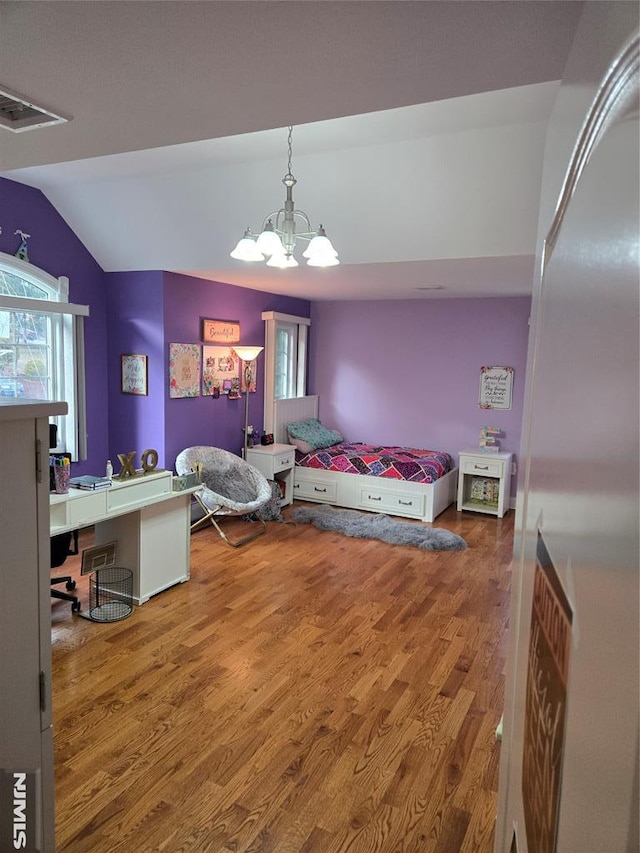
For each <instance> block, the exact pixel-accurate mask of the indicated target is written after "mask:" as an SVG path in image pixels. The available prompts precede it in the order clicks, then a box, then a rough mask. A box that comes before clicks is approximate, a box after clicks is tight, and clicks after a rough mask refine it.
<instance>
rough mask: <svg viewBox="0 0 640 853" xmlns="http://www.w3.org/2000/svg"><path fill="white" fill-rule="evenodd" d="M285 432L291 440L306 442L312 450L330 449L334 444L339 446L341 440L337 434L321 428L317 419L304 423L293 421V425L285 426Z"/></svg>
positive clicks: (309, 419) (323, 427)
mask: <svg viewBox="0 0 640 853" xmlns="http://www.w3.org/2000/svg"><path fill="white" fill-rule="evenodd" d="M287 432H288V433H289V435H290V436H291V437H292V438H297V439H298V440H299V441H306V442H307V444H309V445H310V446H311V448H312V449H313V450H319V449H320V448H321V447H332V446H333V445H334V444H340V442H341V441H342V440H343V439H342V436H341V435H340V433H339V432H336V430H334V429H327V428H326V427H325V426H322V424H321V423H320V421H319V420H318V419H317V418H308V419H307V420H306V421H295V423H292V424H287Z"/></svg>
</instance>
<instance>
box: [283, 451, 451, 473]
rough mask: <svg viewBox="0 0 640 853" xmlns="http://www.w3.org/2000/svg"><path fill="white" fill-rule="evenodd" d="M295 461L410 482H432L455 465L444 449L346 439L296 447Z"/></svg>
mask: <svg viewBox="0 0 640 853" xmlns="http://www.w3.org/2000/svg"><path fill="white" fill-rule="evenodd" d="M296 465H299V466H301V467H303V468H320V469H322V470H324V471H340V472H341V473H342V474H365V475H367V476H369V477H386V478H388V479H391V480H408V481H409V482H411V483H433V482H435V481H436V480H438V479H439V478H440V477H442V476H444V474H446V473H448V472H449V471H451V470H453V467H454V465H453V458H452V457H451V456H450V454H448V453H445V452H443V451H438V450H414V449H413V448H410V447H381V446H380V445H376V444H346V443H342V444H334V445H333V446H332V447H322V448H320V449H319V450H313V451H312V452H311V453H304V454H303V453H301V452H300V451H299V450H297V451H296Z"/></svg>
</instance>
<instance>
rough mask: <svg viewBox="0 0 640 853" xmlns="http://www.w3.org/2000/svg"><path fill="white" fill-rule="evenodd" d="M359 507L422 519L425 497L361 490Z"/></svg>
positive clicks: (377, 490) (378, 490)
mask: <svg viewBox="0 0 640 853" xmlns="http://www.w3.org/2000/svg"><path fill="white" fill-rule="evenodd" d="M359 506H361V507H362V508H363V509H368V510H375V511H376V512H386V513H390V514H391V515H393V514H394V513H395V514H400V515H407V516H415V517H416V518H421V517H422V515H423V514H424V495H420V494H415V493H414V494H409V493H405V492H387V491H384V490H383V489H367V488H360V490H359Z"/></svg>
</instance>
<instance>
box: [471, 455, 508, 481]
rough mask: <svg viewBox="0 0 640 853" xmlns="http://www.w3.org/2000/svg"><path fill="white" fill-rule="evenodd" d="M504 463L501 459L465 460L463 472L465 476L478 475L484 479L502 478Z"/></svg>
mask: <svg viewBox="0 0 640 853" xmlns="http://www.w3.org/2000/svg"><path fill="white" fill-rule="evenodd" d="M503 470H504V462H503V461H502V460H501V459H487V458H485V457H483V458H482V459H474V458H471V459H464V460H463V462H462V471H463V473H464V474H477V475H478V476H482V477H502V472H503Z"/></svg>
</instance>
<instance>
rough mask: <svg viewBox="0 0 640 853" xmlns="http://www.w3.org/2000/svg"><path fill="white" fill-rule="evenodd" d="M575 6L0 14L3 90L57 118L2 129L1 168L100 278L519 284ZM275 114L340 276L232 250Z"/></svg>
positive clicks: (256, 185)
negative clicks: (62, 120) (250, 261)
mask: <svg viewBox="0 0 640 853" xmlns="http://www.w3.org/2000/svg"><path fill="white" fill-rule="evenodd" d="M581 7H582V3H580V2H545V0H543V2H528V1H527V0H504V2H490V1H489V0H473V1H472V2H449V0H443V2H437V0H433V2H411V1H410V0H409V2H385V0H380V2H377V1H376V2H366V1H365V2H337V0H333V2H323V1H322V2H320V1H319V0H318V1H316V0H306V2H297V0H281V2H263V0H260V2H243V1H242V0H235V2H234V0H230V1H229V2H198V1H197V0H194V2H189V0H183V1H180V0H179V1H178V2H172V0H166V2H136V0H114V2H110V0H101V2H66V1H65V0H57V2H47V0H44V2H38V0H36V2H29V3H23V2H2V3H0V56H1V57H2V62H1V64H0V88H3V87H6V88H9V89H11V90H14V91H17V92H19V93H21V94H23V95H25V96H27V97H28V99H30V100H32V101H33V102H35V103H37V104H41V105H43V106H45V107H48V108H50V109H52V110H53V111H54V112H59V113H61V114H64V115H66V116H69V117H70V118H71V120H70V121H69V122H68V123H67V124H64V125H60V126H57V127H51V128H43V129H39V130H30V131H25V132H22V133H16V134H14V133H12V132H11V131H8V130H5V129H0V174H1V175H3V176H4V177H7V178H10V179H12V180H16V181H20V182H23V183H26V184H29V185H32V186H36V187H39V188H41V189H42V190H43V192H44V193H45V194H46V195H47V197H48V198H49V199H50V200H51V201H52V203H53V204H54V205H55V206H56V208H57V209H58V210H59V211H60V213H61V214H62V216H64V218H65V219H66V220H67V222H68V223H69V225H70V226H71V227H72V228H73V230H74V231H75V232H76V233H77V234H78V236H79V237H80V239H81V240H82V242H83V243H84V244H85V245H86V246H87V248H88V249H89V250H90V251H91V253H92V254H93V255H94V256H95V258H96V259H97V261H98V262H99V263H100V265H101V266H102V267H103V268H104V269H105V270H108V271H116V270H117V271H121V270H141V269H165V270H176V271H183V272H186V273H189V274H191V275H198V276H202V277H205V278H210V279H212V280H217V281H226V282H230V283H232V284H240V285H242V286H246V287H252V288H256V289H260V290H268V291H271V292H275V293H283V294H287V295H293V296H300V297H303V298H308V299H371V298H375V299H414V298H415V299H422V298H429V297H433V296H437V297H460V296H501V295H522V294H528V293H530V291H531V285H532V280H533V275H534V254H535V246H536V237H537V233H536V232H537V216H538V200H539V192H540V178H541V174H542V159H543V149H544V140H545V132H546V125H547V121H548V118H549V115H550V111H551V108H552V105H553V101H554V98H555V94H556V91H557V87H558V81H559V79H560V78H561V77H562V73H563V69H564V64H565V61H566V57H567V55H568V52H569V49H570V45H571V42H572V40H573V36H574V33H575V30H576V27H577V25H578V21H579V17H580V13H581ZM289 124H291V125H294V134H293V162H292V166H293V173H294V175H295V177H296V178H297V180H298V184H297V186H296V187H295V190H294V199H295V201H296V207H298V208H301V209H302V210H304V211H306V213H307V214H309V216H310V218H311V221H312V222H313V223H314V225H317V224H319V223H320V222H322V223H323V224H324V226H325V228H326V229H327V233H328V234H329V236H330V238H331V240H332V241H333V243H334V245H335V247H336V249H337V250H338V252H339V254H340V260H341V265H340V266H338V267H331V268H329V269H320V270H319V269H311V268H308V267H306V266H303V265H301V266H300V267H298V268H296V269H293V270H285V271H281V270H274V269H269V268H267V267H265V266H264V265H260V266H259V268H257V267H256V265H246V264H242V263H241V262H237V261H234V260H232V259H231V258H230V257H229V252H230V250H231V249H232V248H233V246H234V245H235V243H236V242H237V240H238V239H239V237H240V236H241V235H242V232H243V230H244V228H245V227H247V226H252V227H253V228H254V229H258V228H259V226H260V225H261V224H262V219H263V217H264V216H265V215H266V214H268V213H269V212H270V211H272V210H275V209H277V208H279V207H280V206H281V205H282V203H283V201H284V187H283V186H282V183H281V180H282V177H283V176H284V174H285V172H286V170H287V131H286V127H287V125H289ZM0 211H1V199H0ZM0 218H1V217H0ZM1 224H2V223H1V222H0V225H1ZM32 239H37V235H33V236H32ZM432 288H438V289H432Z"/></svg>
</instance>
